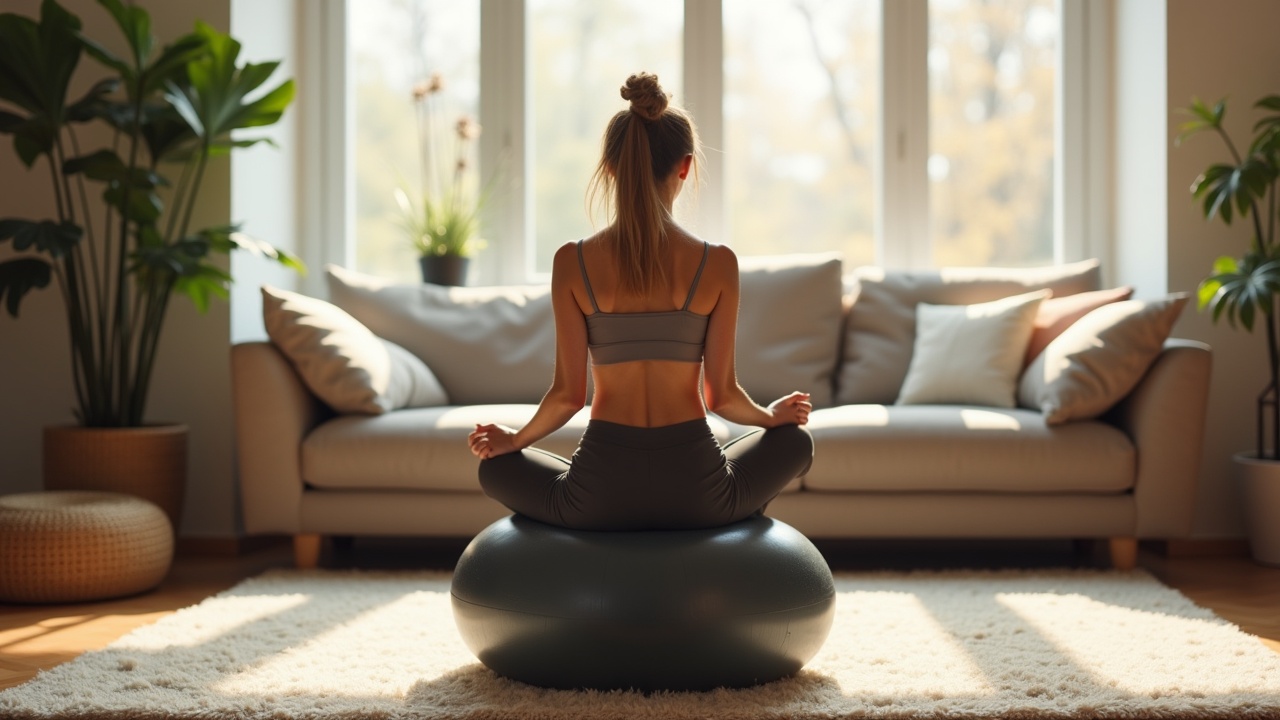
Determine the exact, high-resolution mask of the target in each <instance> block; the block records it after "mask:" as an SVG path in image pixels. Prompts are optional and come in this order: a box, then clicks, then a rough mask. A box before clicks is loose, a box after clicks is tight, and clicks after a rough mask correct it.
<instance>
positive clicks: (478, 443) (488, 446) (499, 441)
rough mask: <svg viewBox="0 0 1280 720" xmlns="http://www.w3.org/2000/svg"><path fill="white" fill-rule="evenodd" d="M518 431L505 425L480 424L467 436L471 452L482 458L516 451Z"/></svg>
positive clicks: (486, 458) (485, 458)
mask: <svg viewBox="0 0 1280 720" xmlns="http://www.w3.org/2000/svg"><path fill="white" fill-rule="evenodd" d="M515 437H516V431H515V430H512V429H511V428H509V427H506V426H503V425H494V424H489V425H480V424H478V423H477V424H476V429H475V430H473V431H472V432H471V434H470V435H468V436H467V444H468V445H470V446H471V454H472V455H475V456H476V457H478V458H480V459H481V460H488V459H489V458H492V457H497V456H499V455H506V454H507V453H509V452H515V451H516V441H515Z"/></svg>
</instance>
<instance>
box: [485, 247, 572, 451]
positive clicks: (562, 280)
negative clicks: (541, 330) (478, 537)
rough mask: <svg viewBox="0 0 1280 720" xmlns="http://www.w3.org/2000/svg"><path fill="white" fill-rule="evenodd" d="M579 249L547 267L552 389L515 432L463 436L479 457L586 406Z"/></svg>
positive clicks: (491, 428) (489, 429) (527, 441)
mask: <svg viewBox="0 0 1280 720" xmlns="http://www.w3.org/2000/svg"><path fill="white" fill-rule="evenodd" d="M577 257H578V256H577V247H576V245H575V244H574V243H567V244H565V245H564V246H563V247H561V248H560V249H559V250H557V251H556V255H555V260H554V261H553V263H552V266H551V307H552V311H553V312H554V313H555V323H556V364H555V372H554V374H553V375H552V379H551V389H550V390H548V391H547V394H546V395H544V396H543V397H542V402H541V403H539V404H538V410H537V412H535V413H534V414H533V417H532V418H531V419H530V420H529V423H528V424H527V425H525V426H524V427H523V428H521V429H520V430H519V431H518V432H516V431H513V430H511V428H507V427H503V426H501V425H493V424H490V425H477V426H476V429H475V431H473V432H472V433H471V435H470V436H469V437H468V438H467V441H468V444H469V445H470V446H471V453H472V454H473V455H475V456H476V457H478V458H480V459H482V460H483V459H486V458H491V457H495V456H497V455H503V454H505V453H509V452H514V451H516V450H519V449H521V448H526V447H529V446H530V445H532V444H534V443H536V442H538V441H539V440H541V439H542V438H544V437H546V436H547V435H550V434H551V433H553V432H555V431H556V430H558V429H559V428H561V427H563V426H564V424H565V423H567V422H569V419H570V418H572V417H573V416H574V415H575V414H576V413H577V412H578V411H579V410H581V409H582V407H583V405H586V403H587V320H586V318H585V317H584V316H583V314H582V309H581V307H580V306H579V305H578V301H577V299H576V298H575V297H574V292H573V287H572V285H571V280H570V279H571V278H573V277H574V276H575V275H576V274H577V273H579V270H578V259H577Z"/></svg>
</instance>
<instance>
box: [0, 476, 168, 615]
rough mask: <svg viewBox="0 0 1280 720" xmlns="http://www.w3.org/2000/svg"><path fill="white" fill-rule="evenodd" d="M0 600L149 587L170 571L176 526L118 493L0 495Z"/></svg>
mask: <svg viewBox="0 0 1280 720" xmlns="http://www.w3.org/2000/svg"><path fill="white" fill-rule="evenodd" d="M0 548H4V551H3V552H0V602H21V603H65V602H84V601H88V600H102V599H105V598H111V597H120V596H123V595H133V594H135V593H140V592H142V591H144V590H150V589H151V588H153V587H155V586H156V585H159V584H160V581H161V580H163V579H164V576H165V575H166V574H168V572H169V564H170V563H171V562H172V560H173V528H172V527H170V525H169V519H168V518H166V517H165V514H164V513H163V512H161V511H160V508H158V507H156V506H155V505H154V504H152V503H149V502H147V501H145V500H142V499H140V498H136V497H130V496H128V495H121V494H119V493H95V492H43V493H22V494H19V495H6V496H3V497H0Z"/></svg>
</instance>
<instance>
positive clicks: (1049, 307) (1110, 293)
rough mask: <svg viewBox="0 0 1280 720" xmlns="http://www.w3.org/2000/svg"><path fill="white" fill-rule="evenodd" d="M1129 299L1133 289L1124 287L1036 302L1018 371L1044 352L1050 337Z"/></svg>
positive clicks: (1051, 339)
mask: <svg viewBox="0 0 1280 720" xmlns="http://www.w3.org/2000/svg"><path fill="white" fill-rule="evenodd" d="M1131 297H1133V288H1131V287H1129V286H1127V285H1126V286H1124V287H1118V288H1113V289H1111V290H1094V291H1092V292H1082V293H1076V294H1075V295H1065V296H1063V297H1056V298H1049V299H1048V300H1045V301H1044V302H1042V303H1040V309H1039V310H1038V311H1037V312H1036V320H1035V325H1034V327H1033V329H1032V331H1031V340H1030V342H1028V343H1027V354H1026V356H1025V357H1024V358H1023V360H1022V369H1023V370H1025V369H1026V368H1027V366H1028V365H1030V364H1031V361H1032V360H1035V359H1036V356H1037V355H1039V354H1040V353H1042V352H1044V349H1045V348H1046V347H1047V346H1048V345H1049V343H1051V342H1053V339H1054V338H1056V337H1058V336H1059V335H1061V334H1062V332H1063V331H1064V330H1066V329H1067V328H1069V327H1071V325H1072V324H1073V323H1075V321H1077V320H1079V319H1080V318H1082V317H1084V316H1085V315H1088V314H1089V313H1090V312H1092V311H1093V310H1096V309H1097V308H1100V307H1102V306H1103V305H1109V304H1111V303H1114V302H1120V301H1122V300H1128V299H1129V298H1131Z"/></svg>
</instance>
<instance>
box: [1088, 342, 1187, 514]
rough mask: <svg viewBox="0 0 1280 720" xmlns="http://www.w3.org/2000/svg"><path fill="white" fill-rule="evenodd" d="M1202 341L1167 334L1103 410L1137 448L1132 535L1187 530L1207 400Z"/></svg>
mask: <svg viewBox="0 0 1280 720" xmlns="http://www.w3.org/2000/svg"><path fill="white" fill-rule="evenodd" d="M1211 360H1212V355H1211V352H1210V349H1209V346H1208V345H1205V344H1204V343H1199V342H1195V341H1192V340H1180V339H1170V340H1167V341H1166V342H1165V345H1164V351H1163V352H1161V353H1160V356H1159V357H1157V358H1156V361H1155V362H1154V363H1152V365H1151V368H1150V369H1149V370H1148V371H1147V374H1146V375H1145V376H1144V377H1143V378H1142V380H1141V382H1139V383H1138V386H1137V387H1136V388H1134V389H1133V392H1131V393H1129V396H1128V397H1126V398H1125V399H1124V400H1122V401H1121V402H1120V404H1119V405H1117V406H1116V407H1115V408H1114V409H1113V410H1112V411H1111V412H1110V413H1109V415H1108V420H1110V421H1111V422H1112V423H1114V424H1115V425H1116V426H1117V427H1119V428H1120V429H1121V430H1124V431H1125V433H1127V434H1128V435H1129V437H1130V438H1131V439H1132V440H1133V444H1134V446H1135V448H1136V449H1137V463H1138V468H1137V479H1136V481H1135V484H1134V490H1133V494H1134V500H1135V502H1136V505H1137V533H1136V534H1137V536H1138V537H1140V538H1174V537H1185V536H1186V535H1188V534H1190V532H1191V521H1192V515H1193V512H1194V505H1195V498H1196V484H1197V481H1198V480H1199V477H1200V457H1201V454H1202V450H1203V445H1204V425H1205V413H1206V411H1207V408H1208V404H1209V370H1210V362H1211Z"/></svg>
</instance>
